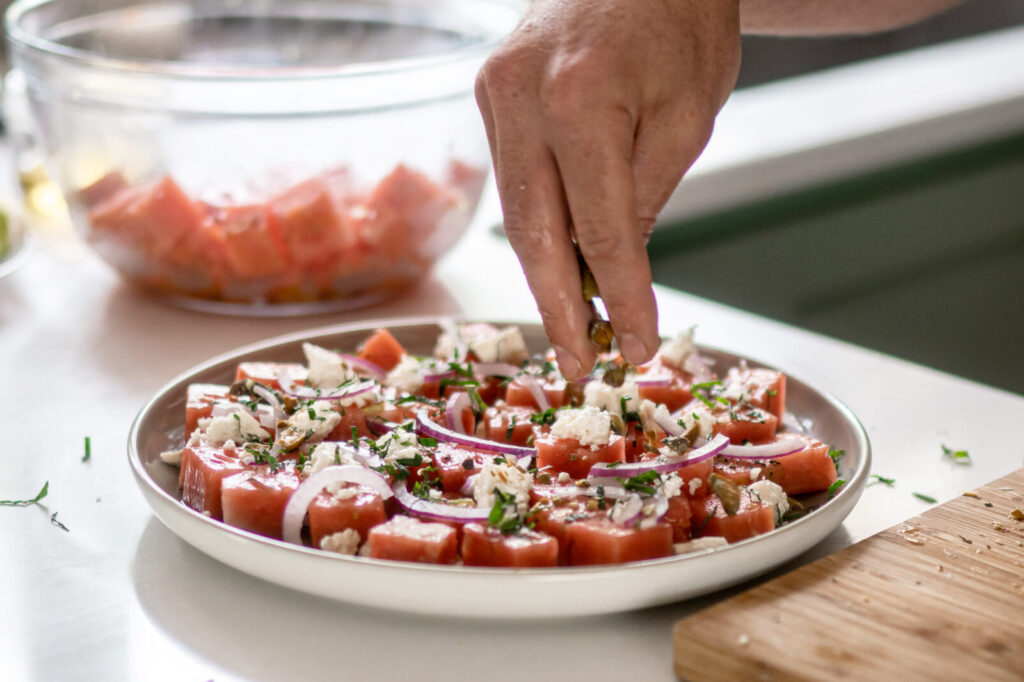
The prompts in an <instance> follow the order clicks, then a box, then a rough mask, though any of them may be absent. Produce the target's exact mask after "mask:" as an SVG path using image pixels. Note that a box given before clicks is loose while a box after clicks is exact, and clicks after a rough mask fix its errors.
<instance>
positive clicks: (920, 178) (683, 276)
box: [649, 0, 1024, 393]
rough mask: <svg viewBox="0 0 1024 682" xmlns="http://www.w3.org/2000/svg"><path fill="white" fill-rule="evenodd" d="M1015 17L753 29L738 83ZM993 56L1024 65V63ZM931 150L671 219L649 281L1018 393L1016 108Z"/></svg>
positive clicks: (1023, 175) (984, 1)
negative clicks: (756, 32)
mask: <svg viewBox="0 0 1024 682" xmlns="http://www.w3.org/2000/svg"><path fill="white" fill-rule="evenodd" d="M1022 24H1024V3H1021V2H1003V1H1000V0H973V1H970V0H969V1H968V2H966V3H965V4H963V5H961V6H959V7H957V8H954V9H953V10H951V11H949V12H947V13H945V14H943V15H940V16H937V17H934V18H932V19H930V20H928V21H925V22H924V23H921V24H919V25H916V26H912V27H909V28H905V29H900V30H896V31H891V32H888V33H884V34H880V35H872V36H866V37H849V38H835V39H831V38H830V39H824V40H821V39H779V38H764V37H747V38H744V41H743V64H742V67H741V69H740V75H739V88H740V89H741V90H740V93H742V92H743V89H748V90H752V91H756V90H758V89H762V88H763V84H766V83H768V84H769V85H768V87H769V88H770V87H772V85H771V82H772V81H778V79H786V78H790V77H794V76H799V75H800V74H805V73H808V72H819V71H820V72H821V75H822V79H821V81H820V82H821V83H826V78H825V75H826V74H828V73H832V72H834V73H836V74H837V75H838V74H840V73H841V72H842V71H843V70H844V68H846V69H847V70H849V66H850V65H854V64H856V63H857V62H859V61H861V60H868V59H872V58H876V57H880V56H883V55H893V54H896V53H900V52H904V51H907V50H912V49H914V48H921V47H924V46H931V45H939V44H943V43H947V41H953V40H955V39H961V38H964V37H968V36H976V35H977V36H985V35H989V34H992V35H994V32H998V31H1005V30H1006V29H1008V28H1010V27H1014V26H1021V25H1022ZM844 65H845V66H844ZM992 66H993V67H994V68H997V69H1009V70H1013V71H1016V72H1017V73H1018V74H1019V73H1022V72H1024V63H1021V62H1016V63H1014V62H1003V63H994V64H992ZM835 67H839V68H838V69H837V68H835ZM854 68H855V67H854ZM829 69H831V71H828V70H829ZM982 75H984V74H982ZM756 86H761V87H756ZM920 87H922V88H924V87H930V86H925V85H924V84H921V85H920ZM780 92H781V88H780ZM925 94H926V93H924V92H915V91H914V90H910V91H907V92H900V93H899V94H898V96H899V97H906V98H907V99H908V100H910V101H912V100H914V99H917V98H920V97H923V96H924V95H925ZM851 104H853V103H851ZM727 106H728V105H727ZM1011 127H1012V126H1011ZM722 130H723V127H722V126H720V127H719V128H718V130H717V131H716V134H722ZM946 132H948V134H949V135H948V137H949V138H950V139H953V138H954V137H955V136H956V133H957V132H958V131H957V130H956V128H955V127H953V126H951V127H950V128H949V130H948V131H946ZM939 135H940V138H941V136H942V132H941V131H940V133H939ZM982 137H983V136H982ZM718 142H721V141H720V140H716V139H715V138H713V139H712V147H713V146H714V145H715V144H716V143H718ZM938 147H940V146H939V145H937V149H936V150H935V151H934V152H932V153H928V152H927V151H925V152H924V153H923V154H921V155H919V156H916V157H914V158H905V159H902V160H897V161H892V160H889V161H887V162H886V163H885V164H883V165H880V166H878V167H874V168H872V169H871V170H870V171H865V172H857V173H853V174H850V175H848V176H847V177H843V178H840V179H826V180H823V181H821V182H814V181H809V182H808V183H807V184H806V185H805V186H804V187H801V188H799V189H797V190H794V191H790V192H783V193H777V194H774V195H772V196H769V197H763V198H760V199H758V200H755V201H752V202H738V203H737V204H735V205H733V206H731V207H726V208H722V207H718V208H716V209H715V210H713V211H710V212H705V213H703V214H701V215H696V216H693V215H689V216H684V217H682V218H679V217H675V216H673V215H669V216H668V218H667V222H668V223H670V225H669V226H667V228H668V229H660V230H658V231H656V232H655V235H654V237H653V238H652V241H651V245H650V249H649V252H650V254H651V258H652V263H653V268H654V275H655V279H656V281H658V282H660V283H662V284H667V285H669V286H672V287H675V288H679V289H683V290H685V291H689V292H692V293H694V294H697V295H699V296H703V297H706V298H710V299H713V300H717V301H720V302H723V303H727V304H729V305H733V306H735V307H738V308H742V309H745V310H749V311H752V312H755V313H759V314H763V315H766V316H768V317H772V318H775V319H780V320H783V321H787V322H790V323H792V324H795V325H797V326H800V327H804V328H807V329H812V330H815V331H819V332H822V333H824V334H827V335H830V336H834V337H837V338H840V339H844V340H847V341H850V342H852V343H855V344H858V345H862V346H867V347H869V348H874V349H877V350H880V351H883V352H886V353H890V354H893V355H896V356H899V357H902V358H905V359H909V360H912V361H916V362H919V363H922V364H925V365H928V366H931V367H935V368H938V369H941V370H944V371H948V372H951V373H954V374H957V375H960V376H965V377H968V378H972V379H975V380H977V381H981V382H984V383H987V384H990V385H993V386H998V387H1002V388H1004V389H1007V390H1010V391H1014V392H1017V393H1024V360H1022V356H1021V350H1020V346H1021V339H1024V118H1021V119H1020V120H1018V125H1017V128H1016V131H1015V132H1006V131H1005V130H1004V131H1000V132H999V133H998V134H993V135H992V136H991V137H989V138H988V139H975V140H972V141H971V142H970V143H969V144H959V143H948V144H944V145H941V149H940V148H938ZM709 150H711V147H709ZM836 153H837V154H840V153H845V154H851V153H856V152H851V150H849V149H842V150H837V152H836ZM709 155H710V154H709ZM700 163H701V162H700V161H698V165H699V164H700ZM769 172H770V169H769ZM685 185H686V182H684V183H683V186H684V187H685ZM693 198H694V195H693V194H691V195H688V196H687V195H684V196H682V197H680V200H681V201H683V200H685V199H693ZM723 266H724V267H723ZM879 380H880V381H884V377H879Z"/></svg>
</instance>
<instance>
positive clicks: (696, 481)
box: [687, 476, 704, 497]
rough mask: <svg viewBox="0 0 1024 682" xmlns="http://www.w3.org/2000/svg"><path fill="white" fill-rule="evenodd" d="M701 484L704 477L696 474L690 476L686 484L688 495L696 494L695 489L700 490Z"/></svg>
mask: <svg viewBox="0 0 1024 682" xmlns="http://www.w3.org/2000/svg"><path fill="white" fill-rule="evenodd" d="M703 484H704V479H702V478H697V477H696V476H694V477H693V478H691V479H690V482H689V483H688V484H687V486H688V488H689V490H690V497H693V496H694V495H696V494H697V491H698V490H700V487H701V486H702V485H703Z"/></svg>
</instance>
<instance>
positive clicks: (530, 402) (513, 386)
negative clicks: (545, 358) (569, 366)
mask: <svg viewBox="0 0 1024 682" xmlns="http://www.w3.org/2000/svg"><path fill="white" fill-rule="evenodd" d="M540 386H541V388H542V389H544V395H545V396H546V397H547V399H548V402H549V403H551V407H555V408H558V407H562V406H563V405H565V390H566V383H565V381H564V380H561V379H558V380H556V381H548V380H546V379H542V380H540ZM505 402H506V403H508V404H509V405H511V406H514V407H532V408H533V409H535V410H538V409H540V405H538V404H537V400H536V399H535V398H534V397H533V393H531V392H530V389H528V388H526V386H525V385H524V384H523V382H522V381H521V380H520V379H518V378H516V379H513V380H512V381H511V382H509V384H508V387H507V388H506V390H505Z"/></svg>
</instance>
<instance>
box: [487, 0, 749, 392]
mask: <svg viewBox="0 0 1024 682" xmlns="http://www.w3.org/2000/svg"><path fill="white" fill-rule="evenodd" d="M739 35H740V31H739V11H738V7H737V0H643V1H642V2H638V1H637V0H537V1H536V2H534V4H533V5H532V6H531V8H530V10H529V11H528V13H527V15H526V17H525V18H524V20H523V22H522V23H521V24H520V26H519V27H518V28H517V29H516V31H515V32H514V33H513V34H512V36H511V37H510V38H509V40H508V41H507V42H506V43H505V44H504V45H503V46H502V47H501V48H500V49H499V50H498V51H497V52H496V53H495V54H494V55H492V56H491V58H490V59H489V60H488V61H487V63H486V64H485V65H484V67H483V69H481V71H480V74H479V76H478V78H477V87H476V95H477V102H478V103H479V105H480V110H481V113H482V114H483V118H484V124H485V126H486V128H487V135H488V139H489V140H490V144H491V153H492V156H493V158H494V165H495V174H496V176H497V182H498V191H499V194H500V196H501V205H502V209H503V211H504V215H505V231H506V234H507V235H508V238H509V241H510V242H511V244H512V248H513V249H515V251H516V254H517V255H518V257H519V260H520V262H521V263H522V266H523V271H524V272H525V274H526V279H527V282H528V283H529V285H530V289H531V291H532V292H533V295H534V298H535V299H536V300H537V306H538V308H539V310H540V314H541V319H542V320H543V322H544V328H545V330H546V331H547V334H548V337H549V338H550V340H551V343H552V346H553V347H554V348H555V352H556V354H557V357H558V364H559V368H560V369H561V371H562V374H563V375H565V376H566V377H567V378H570V379H573V378H579V377H580V376H581V375H583V374H585V373H586V372H588V371H589V370H590V368H592V367H593V365H594V361H595V359H596V353H595V348H594V347H593V345H592V344H591V343H590V341H589V339H588V336H587V328H588V324H589V322H590V316H591V312H590V309H589V307H588V306H587V304H586V303H585V302H584V300H583V297H582V295H581V283H580V273H579V269H578V265H577V259H576V251H575V246H574V244H573V240H574V239H575V241H576V242H577V243H578V245H579V249H580V252H581V253H582V254H583V257H584V259H585V260H586V262H587V264H588V265H589V267H590V270H591V271H592V272H593V274H594V278H595V280H596V282H597V285H598V287H599V289H600V292H601V298H602V300H603V301H604V304H605V307H606V309H607V312H608V317H609V321H610V322H611V325H612V328H613V330H614V332H615V335H616V338H617V339H618V342H619V348H620V350H621V351H622V354H623V356H624V357H625V359H626V360H627V361H629V362H632V363H634V364H638V363H641V362H645V361H647V360H649V359H650V358H651V356H653V354H654V353H655V351H657V349H658V320H657V316H658V315H657V308H656V305H655V301H654V294H653V292H652V289H651V269H650V263H649V261H648V258H647V252H646V248H645V247H646V243H647V239H648V237H649V236H650V232H651V230H652V229H653V226H654V220H655V218H656V217H657V215H658V212H659V211H660V210H661V208H662V207H663V206H664V205H665V202H666V201H668V198H669V196H670V195H671V194H672V191H673V190H674V189H675V187H676V185H677V184H678V183H679V181H680V179H682V176H683V174H684V173H685V172H686V170H687V169H688V168H689V167H690V165H691V164H692V163H693V162H694V160H695V159H696V158H697V156H698V155H699V154H700V152H701V151H703V149H704V146H705V145H706V144H707V141H708V138H709V137H710V135H711V130H712V127H713V125H714V119H715V116H716V114H717V113H718V111H719V109H720V108H721V107H722V105H723V104H724V103H725V100H726V98H727V97H728V96H729V93H730V92H731V90H732V87H733V85H734V84H735V82H736V73H737V71H738V69H739V60H740V46H739Z"/></svg>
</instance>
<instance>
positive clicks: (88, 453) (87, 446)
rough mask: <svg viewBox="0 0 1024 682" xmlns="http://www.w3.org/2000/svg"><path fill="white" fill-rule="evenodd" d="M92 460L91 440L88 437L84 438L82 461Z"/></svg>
mask: <svg viewBox="0 0 1024 682" xmlns="http://www.w3.org/2000/svg"><path fill="white" fill-rule="evenodd" d="M90 459H92V439H91V438H89V436H86V437H85V454H83V455H82V461H83V462H88V461H89V460H90Z"/></svg>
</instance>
